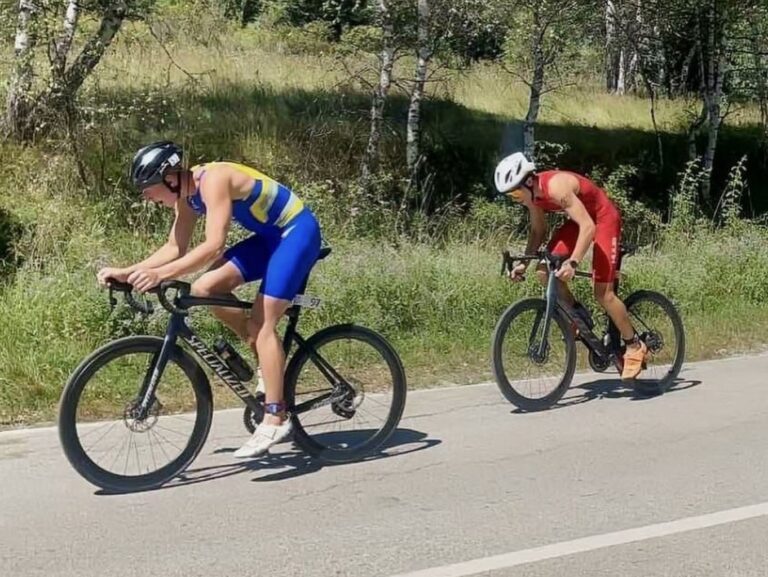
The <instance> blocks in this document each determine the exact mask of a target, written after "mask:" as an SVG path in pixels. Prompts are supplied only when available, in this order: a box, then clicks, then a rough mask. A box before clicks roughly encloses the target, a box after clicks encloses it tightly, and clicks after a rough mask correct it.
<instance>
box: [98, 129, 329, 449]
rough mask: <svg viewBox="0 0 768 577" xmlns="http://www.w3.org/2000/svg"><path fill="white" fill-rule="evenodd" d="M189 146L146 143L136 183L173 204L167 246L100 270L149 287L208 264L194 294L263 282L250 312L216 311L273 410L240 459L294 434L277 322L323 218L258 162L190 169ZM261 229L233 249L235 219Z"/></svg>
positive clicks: (102, 278) (134, 170)
mask: <svg viewBox="0 0 768 577" xmlns="http://www.w3.org/2000/svg"><path fill="white" fill-rule="evenodd" d="M182 159H183V151H182V149H181V148H180V147H179V146H177V145H176V144H174V143H173V142H169V141H162V142H156V143H153V144H150V145H148V146H145V147H144V148H142V149H140V150H139V151H138V152H137V153H136V154H135V156H134V158H133V163H132V165H131V173H130V177H131V181H132V183H133V184H134V186H136V187H137V188H138V189H140V190H141V194H142V197H143V198H144V199H147V200H150V201H152V202H156V203H160V204H163V205H164V206H166V207H168V208H173V209H174V210H175V213H176V217H175V219H174V222H173V226H172V227H171V231H170V234H169V236H168V240H167V241H166V243H165V244H164V245H163V246H162V247H160V248H159V249H158V250H157V251H155V252H154V253H153V254H152V255H150V256H149V257H147V258H146V259H145V260H143V261H141V262H139V263H136V264H133V265H131V266H128V267H125V268H112V267H108V268H104V269H102V270H100V271H99V272H98V275H97V278H98V280H99V282H100V283H101V284H107V282H108V279H110V278H112V279H115V280H118V281H122V282H128V283H131V284H132V285H133V286H134V287H135V288H136V289H137V290H139V291H141V292H145V291H147V290H149V289H151V288H154V287H155V286H157V285H158V284H159V283H160V282H162V281H164V280H169V279H175V278H178V277H180V276H182V275H186V274H190V273H194V272H197V271H200V270H202V269H203V268H205V267H206V266H209V265H210V266H209V269H208V270H207V272H205V273H204V274H203V275H201V276H200V277H199V278H198V279H197V280H196V281H195V282H194V283H193V284H192V294H193V295H196V296H214V295H215V296H226V295H230V294H231V293H232V291H233V290H234V289H235V288H237V287H238V286H240V285H242V284H244V283H248V282H252V281H255V280H259V279H260V280H261V286H260V289H259V293H258V296H257V298H256V300H255V302H254V303H253V307H252V309H251V311H250V314H248V312H247V311H243V310H237V309H231V308H223V307H216V308H213V309H212V310H213V312H214V314H215V315H216V316H217V317H218V318H219V319H220V320H221V321H222V322H224V323H225V324H227V326H229V327H230V328H231V329H232V330H233V331H234V332H235V333H236V334H238V335H239V336H240V337H241V338H242V339H244V340H245V341H246V342H247V343H248V344H249V346H250V347H251V349H252V350H253V352H254V354H255V355H256V356H257V357H258V359H259V365H260V367H261V370H262V374H263V378H264V384H265V389H266V390H265V395H266V399H265V416H264V420H263V422H262V423H261V424H260V425H259V426H258V427H257V428H256V431H255V432H254V433H253V436H252V437H251V438H250V439H249V440H248V441H247V442H246V443H245V444H244V445H243V446H242V447H241V448H240V449H238V450H237V451H236V452H235V457H238V458H248V457H257V456H259V455H262V454H264V453H266V451H267V450H268V449H269V448H270V447H271V446H272V445H274V444H276V443H279V442H280V441H282V440H284V439H285V438H286V437H288V436H289V435H290V433H291V422H290V419H288V418H287V417H286V404H285V399H284V395H283V374H284V369H285V354H284V352H283V348H282V345H281V343H280V339H279V337H278V335H277V332H276V328H277V324H278V322H279V321H280V319H281V317H282V316H283V314H284V313H285V311H286V310H287V309H288V307H290V306H291V302H292V300H293V298H294V297H295V296H296V294H297V293H298V291H299V289H300V287H301V283H302V282H303V281H304V279H305V278H306V277H307V275H308V274H309V272H310V270H311V269H312V267H313V265H314V264H315V262H316V261H317V258H318V256H319V254H320V245H321V236H320V226H319V224H318V222H317V219H316V218H315V215H314V214H313V213H312V212H311V211H310V210H309V208H308V207H306V206H304V204H303V203H302V201H301V200H300V199H299V198H298V197H297V196H296V194H294V193H293V192H292V191H291V190H290V189H288V188H287V187H285V186H283V185H282V184H280V183H278V182H276V181H275V180H273V179H272V178H270V177H268V176H266V175H265V174H262V173H261V172H259V171H258V170H255V169H253V168H251V167H248V166H245V165H242V164H237V163H233V162H209V163H206V164H201V165H198V166H194V167H192V168H184V166H183V163H182ZM203 215H204V216H205V239H204V240H203V241H202V242H201V243H200V244H199V245H197V246H196V247H195V248H193V249H191V250H189V244H190V240H191V238H192V233H193V231H194V228H195V224H196V222H197V220H198V218H199V217H200V216H203ZM232 220H234V221H236V222H237V223H238V224H239V225H240V226H242V227H244V228H245V229H247V230H249V231H251V232H253V233H255V234H253V235H252V236H250V237H248V238H246V239H245V240H243V241H241V242H239V243H237V244H235V245H234V246H232V247H230V248H225V246H226V240H227V233H228V232H229V227H230V223H231V221H232Z"/></svg>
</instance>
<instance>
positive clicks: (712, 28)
mask: <svg viewBox="0 0 768 577" xmlns="http://www.w3.org/2000/svg"><path fill="white" fill-rule="evenodd" d="M723 18H724V15H723V14H719V13H718V10H717V0H709V6H708V16H707V19H708V25H707V54H706V57H707V70H706V73H705V78H706V80H705V82H704V91H705V93H704V95H703V96H704V103H705V105H706V107H707V115H708V117H709V125H708V138H707V148H706V150H705V151H704V163H703V166H704V170H706V171H707V178H706V179H705V180H704V183H703V185H702V197H703V199H704V201H705V202H706V203H708V204H712V202H711V201H712V199H711V198H710V195H711V189H712V167H713V166H714V162H715V152H716V150H717V136H718V133H719V131H720V124H721V122H722V117H721V115H720V109H721V107H720V101H721V98H722V96H723V81H724V79H725V73H726V66H727V63H726V58H725V54H724V46H723V35H722V29H723Z"/></svg>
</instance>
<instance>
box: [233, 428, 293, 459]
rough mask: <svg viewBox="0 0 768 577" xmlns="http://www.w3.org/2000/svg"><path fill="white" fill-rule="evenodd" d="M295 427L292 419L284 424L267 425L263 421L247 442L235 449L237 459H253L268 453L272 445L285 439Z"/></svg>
mask: <svg viewBox="0 0 768 577" xmlns="http://www.w3.org/2000/svg"><path fill="white" fill-rule="evenodd" d="M292 429H293V427H292V425H291V421H290V419H286V420H285V421H284V422H283V424H282V425H265V424H264V423H261V424H260V425H259V426H258V427H256V430H255V431H254V432H253V435H252V436H251V438H250V439H248V441H246V443H245V444H244V445H243V446H242V447H240V448H239V449H238V450H237V451H235V455H234V456H235V458H237V459H252V458H254V457H260V456H261V455H263V454H264V453H266V452H267V451H268V450H269V448H270V447H272V446H274V445H277V444H278V443H280V442H282V441H284V440H285V439H287V438H288V437H289V436H290V435H291V431H292Z"/></svg>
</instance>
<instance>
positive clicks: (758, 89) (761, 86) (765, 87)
mask: <svg viewBox="0 0 768 577" xmlns="http://www.w3.org/2000/svg"><path fill="white" fill-rule="evenodd" d="M750 24H751V31H752V38H751V43H752V58H753V60H754V67H755V78H756V80H755V93H756V94H757V103H758V106H759V107H760V127H761V128H762V133H763V140H766V141H768V72H767V71H766V66H765V61H764V60H763V56H762V46H761V45H760V38H761V33H760V27H759V25H758V20H757V18H752V19H751V21H750Z"/></svg>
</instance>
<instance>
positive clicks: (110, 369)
mask: <svg viewBox="0 0 768 577" xmlns="http://www.w3.org/2000/svg"><path fill="white" fill-rule="evenodd" d="M329 253H330V248H328V247H326V248H324V249H323V251H322V252H321V255H320V258H321V259H322V258H324V257H326V256H327V255H328V254H329ZM306 284H307V279H305V281H304V283H303V285H302V288H301V290H300V294H299V296H297V297H296V299H295V300H294V302H293V305H292V306H291V307H290V308H289V309H288V311H287V312H286V316H287V323H286V328H285V333H284V336H283V347H284V350H285V354H286V358H288V359H289V360H288V361H287V363H286V371H285V399H286V402H287V404H288V412H289V414H290V419H291V421H292V424H293V441H294V442H295V444H296V445H298V446H299V447H300V448H301V449H302V450H304V451H306V452H307V453H308V454H310V455H311V456H314V457H318V458H321V459H324V460H327V461H331V462H347V461H353V460H356V459H360V458H362V457H364V456H366V455H368V454H370V453H372V452H374V451H375V450H376V449H378V448H380V447H381V446H382V444H383V443H385V442H386V441H387V439H388V438H389V437H390V435H391V434H392V433H393V432H394V431H395V429H396V427H397V425H398V423H399V421H400V417H401V416H402V413H403V409H404V407H405V398H406V389H407V387H406V376H405V371H404V369H403V366H402V363H401V361H400V358H399V357H398V355H397V352H396V351H395V350H394V348H393V347H392V346H391V345H390V344H389V343H388V342H387V340H386V339H385V338H384V337H382V336H381V335H379V334H377V333H376V332H374V331H372V330H370V329H367V328H364V327H361V326H357V325H353V324H339V325H335V326H331V327H327V328H325V329H322V330H320V331H319V332H317V333H316V334H314V335H313V336H311V337H309V338H307V339H305V338H303V337H302V336H301V335H300V334H299V333H298V332H297V330H296V325H297V323H298V320H299V315H300V312H301V309H302V308H316V307H317V306H319V304H320V299H317V298H314V297H309V296H307V295H304V294H303V293H304V291H305V289H306ZM132 291H133V287H132V286H131V285H129V284H126V283H120V282H114V281H113V282H112V283H111V285H110V302H111V303H112V305H113V306H114V305H115V304H116V299H115V298H114V296H113V293H114V292H119V293H122V294H123V295H124V298H125V300H126V302H127V303H128V304H129V305H130V306H131V307H133V308H134V309H136V310H138V311H141V312H143V313H145V314H151V313H152V311H153V308H152V304H151V303H150V302H148V301H146V300H137V299H136V298H135V296H134V295H133V292H132ZM152 292H154V293H155V294H156V295H157V297H158V300H159V301H160V303H161V304H162V306H163V307H164V308H165V309H166V310H167V311H168V312H170V319H169V321H168V325H167V330H166V334H165V337H164V338H161V337H157V336H148V335H135V336H128V337H125V338H120V339H117V340H115V341H112V342H110V343H108V344H106V345H104V346H103V347H101V348H99V349H98V350H96V351H95V352H93V353H92V354H91V355H90V356H88V357H87V358H86V359H85V360H83V361H82V363H81V364H80V365H79V366H78V367H77V368H76V369H75V371H74V372H73V373H72V375H71V376H70V378H69V381H68V382H67V384H66V386H65V388H64V391H63V393H62V395H61V400H60V405H59V436H60V439H61V443H62V446H63V448H64V453H65V454H66V456H67V459H69V462H70V463H71V464H72V466H73V467H74V468H75V469H76V470H77V472H78V473H80V475H82V476H83V477H84V478H85V479H87V480H88V481H90V482H91V483H93V484H94V485H97V486H99V487H101V488H103V489H106V490H108V491H116V492H126V491H140V490H147V489H152V488H156V487H159V486H161V485H163V484H165V483H167V482H168V481H170V480H171V479H173V478H174V477H176V476H177V475H179V474H180V473H181V472H182V471H184V470H185V469H186V468H187V467H188V466H189V465H190V463H192V461H193V460H194V459H195V457H197V455H198V454H199V453H200V450H201V449H202V447H203V445H204V444H205V441H206V438H207V437H208V433H209V431H210V427H211V421H212V418H213V396H212V392H211V386H210V383H209V380H208V377H207V375H206V373H205V372H204V370H203V368H202V366H201V365H206V366H207V367H208V368H209V369H210V370H211V372H212V373H213V374H215V375H216V376H218V377H219V378H220V379H221V381H223V382H224V384H225V385H227V386H228V387H229V388H230V389H231V390H232V391H233V392H234V393H235V395H237V396H238V397H239V398H240V400H241V401H242V402H243V403H244V404H245V412H244V415H243V421H244V424H245V426H246V428H247V429H248V430H249V431H250V432H253V430H254V428H255V427H256V426H257V425H258V423H259V422H260V421H261V419H262V417H263V415H264V395H263V393H259V392H256V393H255V394H254V393H252V392H251V390H249V388H248V386H247V385H246V381H247V380H248V379H249V378H250V377H252V375H253V371H252V370H251V369H250V367H249V366H248V365H247V363H246V362H245V361H244V359H242V357H240V355H239V354H237V352H236V351H235V349H234V348H232V347H231V346H230V345H228V344H227V343H223V344H222V343H221V342H219V343H218V345H215V346H214V350H212V349H211V348H210V347H209V346H208V345H206V344H205V343H204V342H203V341H202V340H201V339H200V338H199V337H198V336H197V335H196V334H195V332H194V331H193V330H192V328H191V326H190V324H189V319H188V314H189V310H190V309H191V308H193V307H198V306H218V307H234V308H241V309H250V308H251V306H252V303H250V302H246V301H241V300H238V299H233V298H225V297H218V298H203V297H194V296H190V285H189V284H188V283H184V282H180V281H168V282H164V283H162V284H161V285H160V286H159V287H158V288H156V289H154V290H153V291H152ZM182 343H183V344H185V345H186V347H183V346H181V345H182ZM291 353H292V355H291ZM195 356H196V357H197V360H196V359H195V358H194V357H195Z"/></svg>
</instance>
